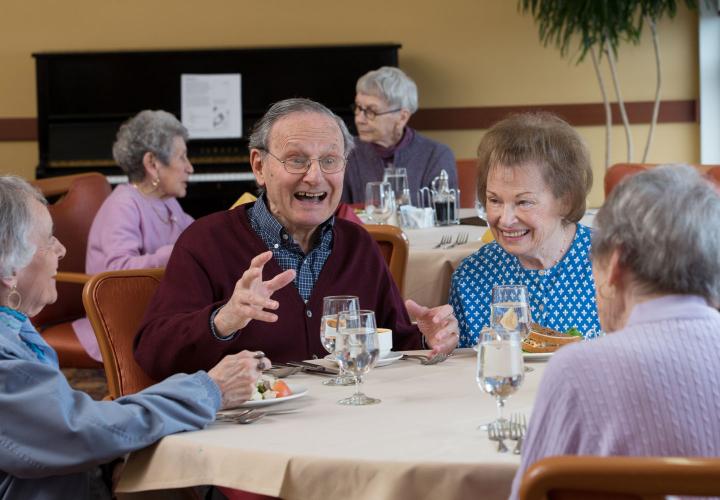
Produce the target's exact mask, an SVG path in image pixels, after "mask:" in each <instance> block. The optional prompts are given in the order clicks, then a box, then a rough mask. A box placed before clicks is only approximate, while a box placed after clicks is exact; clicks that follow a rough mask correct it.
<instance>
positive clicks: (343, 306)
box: [320, 295, 360, 385]
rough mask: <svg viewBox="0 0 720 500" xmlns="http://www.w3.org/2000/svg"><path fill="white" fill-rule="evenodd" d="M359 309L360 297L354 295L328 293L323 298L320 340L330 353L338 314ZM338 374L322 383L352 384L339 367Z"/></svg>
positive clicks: (335, 332) (350, 379)
mask: <svg viewBox="0 0 720 500" xmlns="http://www.w3.org/2000/svg"><path fill="white" fill-rule="evenodd" d="M359 309H360V299H359V298H358V297H356V296H355V295H329V296H327V297H324V298H323V312H322V319H321V320H320V341H321V342H322V345H323V347H324V348H325V350H326V351H327V352H329V353H330V354H334V353H335V339H336V338H337V330H338V326H339V314H340V313H341V312H347V311H357V310H359ZM340 370H341V371H340V374H339V375H338V376H337V377H333V378H331V379H330V380H326V381H325V382H323V384H324V385H352V384H354V383H355V381H354V380H353V378H352V377H349V376H347V375H345V374H344V373H343V372H342V367H341V368H340Z"/></svg>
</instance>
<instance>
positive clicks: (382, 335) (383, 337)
mask: <svg viewBox="0 0 720 500" xmlns="http://www.w3.org/2000/svg"><path fill="white" fill-rule="evenodd" d="M377 336H378V344H379V345H380V357H381V358H384V357H385V356H387V355H388V354H390V351H391V350H392V346H393V341H392V330H390V329H389V328H378V329H377Z"/></svg>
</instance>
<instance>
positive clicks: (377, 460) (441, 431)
mask: <svg viewBox="0 0 720 500" xmlns="http://www.w3.org/2000/svg"><path fill="white" fill-rule="evenodd" d="M326 363H328V362H326ZM529 364H531V365H532V366H534V368H535V369H534V370H533V371H531V372H529V373H526V376H525V380H524V382H523V384H522V386H521V387H520V389H519V390H518V392H517V393H516V394H515V395H513V396H512V397H511V398H510V399H509V400H508V402H507V403H506V410H507V412H508V414H509V413H510V412H520V413H523V414H525V415H527V416H529V415H530V411H531V408H532V405H533V401H534V398H535V393H536V391H537V388H538V384H539V381H540V378H541V377H542V374H543V370H544V367H545V363H544V362H533V363H529ZM475 370H476V353H475V352H474V351H473V350H472V349H459V350H457V351H456V353H455V354H454V355H453V356H452V357H450V358H449V359H448V360H447V361H445V362H443V363H440V364H437V365H433V366H425V365H421V364H420V363H419V362H418V361H416V360H399V361H396V362H394V363H392V364H390V365H388V366H384V367H377V368H375V369H373V370H372V371H371V372H370V373H369V374H368V376H367V379H366V383H365V384H363V391H364V392H365V393H366V394H368V395H369V396H372V397H376V398H380V399H381V400H382V402H381V403H380V404H377V405H371V406H360V407H349V406H342V405H339V404H337V401H338V400H339V399H341V398H343V397H346V396H348V395H350V394H351V393H352V391H353V389H354V388H353V387H352V386H350V387H330V386H325V385H323V384H322V382H323V380H324V378H323V377H321V376H317V375H309V374H297V375H293V376H291V377H290V378H288V379H286V380H287V381H288V383H289V384H290V385H291V387H293V388H294V389H295V390H298V389H300V388H304V389H307V394H306V395H305V396H303V397H300V398H297V399H295V400H294V401H289V402H286V403H282V406H275V407H273V406H269V407H267V409H273V408H276V407H283V406H288V407H292V408H298V409H297V411H294V412H291V413H285V414H276V415H269V416H266V417H265V418H263V419H261V420H259V421H257V422H255V423H253V424H250V425H238V424H233V423H225V422H216V423H213V424H211V425H210V426H208V427H207V428H206V429H204V430H201V431H195V432H186V433H180V434H175V435H172V436H168V437H166V438H164V439H162V440H161V441H160V442H158V443H157V444H155V445H154V446H152V447H150V448H147V449H145V450H142V451H139V452H136V453H133V454H131V455H130V457H129V460H128V463H127V466H126V467H125V469H124V471H123V474H122V477H121V478H120V482H119V485H118V487H117V491H118V492H121V493H130V492H138V491H146V490H156V489H166V488H179V487H186V486H192V485H204V484H214V485H220V486H226V487H230V488H239V489H243V490H247V491H252V492H256V493H262V494H266V495H273V496H279V497H281V498H285V499H290V500H292V499H298V500H299V499H303V500H309V499H318V500H319V499H328V498H343V499H348V500H354V499H358V500H359V499H368V498H372V499H377V500H383V499H388V500H390V499H394V500H411V499H412V500H416V499H419V500H421V499H435V498H448V499H465V498H468V499H470V498H473V499H475V498H481V497H482V498H486V499H496V498H497V499H500V498H507V496H508V494H509V492H510V486H511V483H512V479H513V476H514V474H515V471H516V470H517V468H518V465H519V462H520V456H519V455H514V454H512V453H498V452H497V443H496V442H493V441H490V440H489V439H488V436H487V433H485V432H483V431H481V430H478V425H480V424H482V423H487V422H489V421H491V420H493V419H494V418H495V416H496V405H495V401H494V399H493V398H492V397H491V396H489V395H487V394H485V393H483V392H481V391H480V389H479V388H478V385H477V383H476V381H475ZM508 444H511V443H508ZM123 498H128V497H126V496H123ZM129 498H132V496H130V497H129Z"/></svg>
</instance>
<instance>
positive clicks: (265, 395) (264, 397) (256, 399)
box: [237, 373, 308, 408]
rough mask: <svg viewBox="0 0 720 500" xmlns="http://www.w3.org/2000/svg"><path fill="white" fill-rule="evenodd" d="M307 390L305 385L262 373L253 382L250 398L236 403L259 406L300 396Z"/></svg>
mask: <svg viewBox="0 0 720 500" xmlns="http://www.w3.org/2000/svg"><path fill="white" fill-rule="evenodd" d="M307 392H308V390H307V388H306V387H301V386H298V385H295V384H289V383H287V382H285V381H284V380H280V379H277V378H275V377H273V376H272V375H268V374H265V373H264V374H262V375H260V377H259V378H258V380H257V383H256V384H255V389H254V390H253V393H252V396H251V399H249V400H248V401H245V402H244V403H243V404H241V405H238V406H237V407H238V408H259V407H261V406H268V405H274V404H277V403H283V402H285V401H292V400H293V399H297V398H301V397H303V396H304V395H306V394H307Z"/></svg>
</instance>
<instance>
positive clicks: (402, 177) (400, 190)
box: [383, 167, 410, 209]
mask: <svg viewBox="0 0 720 500" xmlns="http://www.w3.org/2000/svg"><path fill="white" fill-rule="evenodd" d="M383 181H384V182H387V183H389V184H390V187H391V188H392V190H393V193H395V207H396V208H398V209H399V208H400V207H401V206H403V205H409V204H410V186H409V185H408V177H407V170H406V169H405V168H403V167H397V168H396V167H388V168H386V169H385V172H384V173H383Z"/></svg>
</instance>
